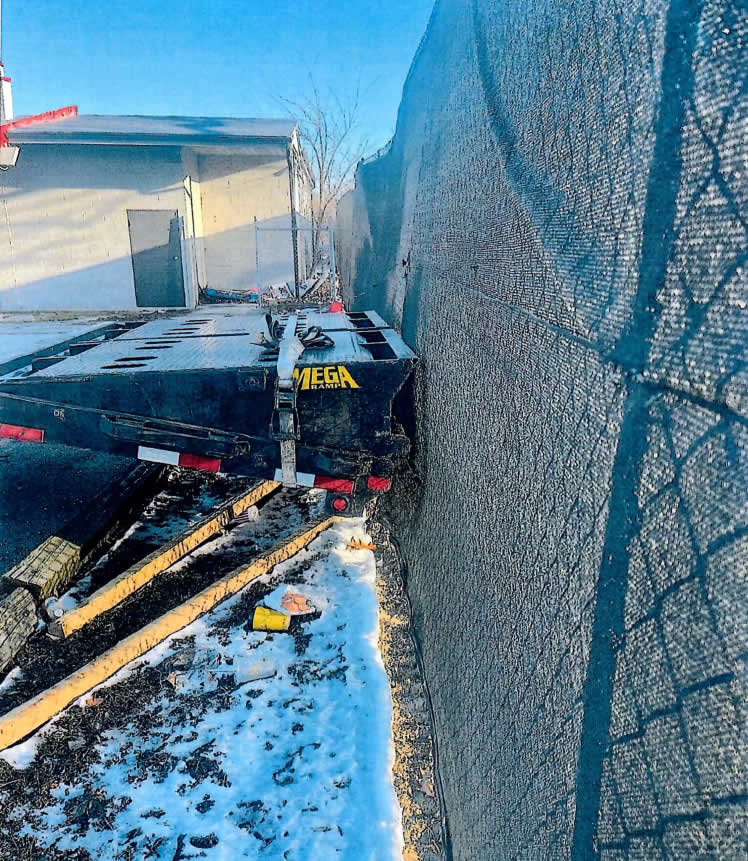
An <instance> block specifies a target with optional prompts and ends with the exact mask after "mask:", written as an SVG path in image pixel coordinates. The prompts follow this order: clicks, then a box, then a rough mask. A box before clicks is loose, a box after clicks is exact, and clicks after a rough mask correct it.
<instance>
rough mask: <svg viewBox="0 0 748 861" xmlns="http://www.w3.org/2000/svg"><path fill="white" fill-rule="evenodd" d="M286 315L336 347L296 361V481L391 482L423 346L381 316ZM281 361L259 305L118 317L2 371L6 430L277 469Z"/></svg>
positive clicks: (166, 458)
mask: <svg viewBox="0 0 748 861" xmlns="http://www.w3.org/2000/svg"><path fill="white" fill-rule="evenodd" d="M277 320H278V323H279V324H280V326H281V327H282V329H283V337H284V338H287V337H289V336H290V335H292V334H294V333H296V334H297V335H300V334H301V333H303V332H304V331H306V330H308V329H309V327H313V326H317V327H319V328H320V330H321V331H322V332H323V333H324V335H325V336H327V337H326V339H325V340H326V341H327V343H328V346H327V347H326V348H317V347H314V348H308V349H306V350H305V351H304V352H303V353H302V355H301V356H300V357H299V358H298V360H297V362H296V367H295V370H294V386H293V389H294V392H293V396H292V397H293V401H294V403H293V408H294V411H295V412H294V415H295V419H296V426H295V432H294V434H293V439H294V445H295V455H296V469H297V478H298V482H297V483H299V484H305V483H306V484H309V483H312V484H313V483H314V482H315V481H317V479H318V478H319V477H320V476H326V477H328V478H330V479H342V480H345V481H347V482H354V483H355V482H357V481H360V480H361V479H362V478H366V479H367V480H368V479H369V478H371V477H374V478H381V479H387V478H389V477H390V476H391V475H392V472H393V469H394V464H395V462H396V460H397V459H398V458H402V457H404V456H405V455H407V452H408V449H409V442H408V440H407V438H406V437H404V436H403V435H402V434H399V433H397V432H396V430H395V429H394V427H393V423H392V412H393V402H394V399H395V398H396V396H397V395H398V393H399V392H400V391H401V389H402V387H403V385H404V383H405V382H406V380H407V379H408V377H409V376H410V374H411V373H412V371H413V369H414V366H415V362H416V357H415V354H414V353H413V352H412V351H411V350H410V348H409V347H408V346H407V345H406V344H405V343H404V342H403V340H402V338H401V337H400V336H399V335H398V333H397V332H395V330H393V329H392V328H391V327H390V326H388V325H387V324H386V323H385V321H384V320H382V318H381V317H379V315H377V314H376V313H375V312H373V311H367V312H351V313H329V312H326V311H320V310H317V309H315V308H306V309H304V308H301V309H297V310H293V311H287V312H285V313H283V314H281V315H279V317H278V318H277ZM277 363H278V351H277V345H276V347H275V348H274V347H273V345H272V343H269V342H268V339H267V327H266V323H265V315H264V312H263V311H261V310H260V309H257V308H251V307H250V308H248V307H237V306H208V307H201V308H199V309H198V310H196V311H194V312H192V313H188V314H185V315H181V316H178V317H177V316H170V317H162V318H158V319H154V320H151V321H149V322H145V323H126V324H113V325H112V326H111V327H109V328H108V329H106V330H104V331H102V330H98V331H97V333H95V335H94V336H93V337H92V338H91V339H90V340H83V341H79V342H78V343H76V344H71V345H69V346H68V347H67V348H66V349H65V350H64V351H62V352H61V353H59V354H56V355H52V356H43V357H41V358H38V359H36V360H34V361H33V362H32V363H31V365H30V366H27V367H23V368H17V369H15V370H13V371H12V372H11V373H9V374H6V375H5V376H2V377H0V426H1V427H0V434H2V435H3V436H6V437H7V436H10V437H13V438H16V439H26V440H34V441H53V442H59V443H64V444H67V445H73V446H78V447H81V448H89V449H96V450H103V451H107V452H109V453H112V454H119V455H125V456H131V457H140V458H141V459H146V460H148V459H150V460H161V461H162V462H165V463H177V464H179V465H182V466H196V467H198V468H204V469H211V470H214V471H221V472H231V473H237V474H244V475H251V476H257V477H258V478H273V477H277V475H278V470H279V469H280V468H281V456H280V444H279V440H280V439H282V438H283V436H284V435H283V434H282V433H279V432H278V426H277V425H278V422H277V414H278V400H277V381H278V368H277ZM286 436H288V435H286ZM310 479H313V480H314V481H310ZM339 486H340V487H342V485H339Z"/></svg>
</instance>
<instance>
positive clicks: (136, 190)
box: [0, 144, 193, 311]
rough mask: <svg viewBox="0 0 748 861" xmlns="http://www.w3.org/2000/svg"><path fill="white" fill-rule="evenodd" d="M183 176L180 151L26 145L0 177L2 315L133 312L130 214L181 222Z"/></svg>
mask: <svg viewBox="0 0 748 861" xmlns="http://www.w3.org/2000/svg"><path fill="white" fill-rule="evenodd" d="M183 180H184V170H183V167H182V160H181V155H180V151H179V148H167V147H124V146H123V147H112V146H109V147H100V146H73V145H30V144H26V145H24V146H23V147H22V148H21V155H20V158H19V160H18V165H17V166H16V167H15V168H11V169H10V170H7V171H3V172H0V310H3V311H13V310H109V309H113V310H114V309H121V310H126V309H134V308H135V307H136V304H135V285H134V279H133V269H132V260H131V250H130V237H129V230H128V222H127V210H128V209H174V210H177V211H178V212H179V214H180V215H181V216H182V217H183V218H184V217H185V215H186V206H185V202H186V196H185V189H184V182H183ZM186 250H187V249H183V256H184V254H185V251H186ZM186 268H187V267H186ZM185 274H186V276H187V277H186V278H185V291H186V293H188V294H189V293H190V292H191V289H190V288H191V287H192V286H193V285H192V282H191V279H190V273H189V271H188V272H186V273H185ZM188 301H189V298H188Z"/></svg>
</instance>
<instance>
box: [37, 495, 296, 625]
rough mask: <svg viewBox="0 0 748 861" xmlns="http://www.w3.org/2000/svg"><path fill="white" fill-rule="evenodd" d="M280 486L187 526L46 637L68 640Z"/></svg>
mask: <svg viewBox="0 0 748 861" xmlns="http://www.w3.org/2000/svg"><path fill="white" fill-rule="evenodd" d="M279 487H280V484H279V482H277V481H264V482H263V483H262V484H259V485H257V486H256V487H253V488H252V490H250V491H249V492H248V493H244V494H242V495H241V496H239V497H237V498H236V499H233V500H231V501H230V502H228V503H226V504H225V505H224V506H222V507H221V508H220V509H219V511H218V512H217V513H216V514H213V515H211V516H210V517H208V518H204V519H203V520H201V521H200V522H199V523H197V524H195V526H192V527H190V528H189V529H188V530H186V531H185V532H183V533H182V534H181V535H179V536H178V537H177V538H175V539H174V540H173V541H170V542H169V543H168V544H165V545H164V546H163V547H160V548H159V549H158V550H155V551H154V552H153V553H151V554H150V555H148V556H146V558H145V559H141V560H140V562H138V563H136V564H135V565H133V566H131V567H130V568H128V569H127V571H123V572H122V574H120V575H119V576H118V577H115V578H114V579H113V580H110V581H109V582H108V583H105V584H104V585H103V586H102V587H101V589H97V590H96V591H95V592H94V593H93V594H92V595H89V597H88V598H87V599H86V600H85V601H84V602H83V603H82V604H80V605H79V606H78V607H75V608H73V609H72V610H68V612H67V613H65V614H63V615H62V616H60V618H59V619H53V620H52V621H51V622H50V623H49V626H48V628H49V633H50V636H52V637H55V638H58V639H62V638H63V637H69V636H70V634H72V633H73V632H74V631H78V630H80V629H81V628H82V627H83V626H84V625H87V624H88V623H89V622H91V621H92V620H93V619H95V618H96V617H97V616H100V615H101V614H102V613H105V612H106V611H107V610H111V609H112V607H116V606H117V604H120V603H121V602H122V601H124V600H125V598H127V597H128V596H129V595H132V594H133V592H137V590H138V589H141V588H142V587H143V586H145V585H146V584H147V583H149V582H150V581H151V580H152V579H153V578H154V577H156V576H157V575H158V574H161V573H163V572H164V571H166V570H167V568H170V567H171V566H172V565H174V563H175V562H179V560H180V559H183V558H184V557H185V556H187V555H188V554H189V553H191V552H192V551H193V550H194V549H195V548H196V547H199V546H200V545H201V544H203V543H204V542H205V541H207V540H208V539H209V538H212V537H213V536H214V535H216V534H217V533H218V532H220V531H221V529H223V528H224V527H226V526H227V525H228V524H229V523H230V522H231V521H232V520H233V519H234V518H235V517H237V516H238V515H239V514H241V513H242V512H243V511H246V510H247V509H248V508H249V507H250V506H252V505H256V504H257V503H258V502H260V500H262V499H264V498H265V497H266V496H268V495H269V494H271V493H273V491H275V490H276V489H277V488H279Z"/></svg>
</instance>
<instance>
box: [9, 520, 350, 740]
mask: <svg viewBox="0 0 748 861" xmlns="http://www.w3.org/2000/svg"><path fill="white" fill-rule="evenodd" d="M342 519H343V518H341V517H337V516H334V517H328V518H326V519H325V520H322V521H319V522H317V523H315V524H312V525H311V526H306V527H304V529H303V530H301V531H300V532H298V533H296V534H295V535H294V536H292V537H291V538H290V539H289V540H288V541H285V542H284V543H282V544H280V545H278V546H277V547H275V548H273V549H271V550H269V551H267V552H266V553H263V554H262V555H261V556H260V557H259V558H258V559H256V560H255V561H254V562H252V563H251V564H250V565H246V566H243V567H241V568H237V569H236V570H235V571H232V572H231V573H229V574H227V575H226V576H225V577H222V578H221V579H220V580H218V581H216V582H215V583H213V584H212V585H211V586H208V587H206V588H205V589H203V590H202V592H198V594H197V595H195V596H194V597H193V598H190V599H189V600H188V601H185V602H184V604H180V606H179V607H175V608H174V609H173V610H169V612H168V613H164V615H163V616H159V618H158V619H154V620H153V622H150V623H149V624H148V625H146V626H145V627H143V628H141V629H140V630H139V631H135V633H133V634H130V636H129V637H126V638H125V639H124V640H121V641H120V642H119V643H117V645H116V646H112V648H111V649H109V650H108V651H106V652H104V654H103V655H100V656H99V657H98V658H95V659H94V660H93V661H91V662H90V663H88V664H86V665H85V666H84V667H81V668H80V669H79V670H77V671H76V672H74V673H72V674H71V675H69V676H67V678H65V679H63V680H62V681H61V682H58V683H57V684H56V685H54V686H53V687H51V688H48V689H47V690H46V691H42V693H40V694H37V695H36V696H35V697H33V698H32V699H30V700H28V702H25V703H23V704H22V705H20V706H17V707H16V708H14V709H13V710H12V711H10V712H8V713H7V714H5V715H3V716H2V717H0V750H5V749H6V748H8V747H11V746H12V745H14V744H17V743H18V742H19V741H21V739H23V738H25V737H26V736H27V735H30V734H31V733H33V732H35V731H36V730H37V729H39V727H41V726H42V725H43V724H45V723H46V722H47V721H48V720H51V719H52V718H53V717H54V716H55V715H56V714H59V712H61V711H62V710H63V709H65V708H67V706H69V705H70V704H71V703H72V702H74V701H75V700H77V699H78V698H79V697H82V696H83V695H84V694H86V693H88V691H90V690H91V689H92V688H95V687H96V686H97V685H100V684H101V683H102V682H104V681H106V680H107V679H108V678H109V677H110V676H113V675H114V674H115V673H116V672H118V671H119V670H121V669H122V667H124V666H125V665H126V664H128V663H130V661H133V660H135V659H136V658H139V657H141V656H142V655H144V654H145V653H146V652H148V651H149V650H150V649H152V648H153V647H154V646H157V645H158V644H159V643H161V642H163V641H164V640H165V639H166V638H167V637H170V636H171V635H172V634H175V633H176V632H177V631H179V630H180V629H181V628H184V627H185V626H187V625H189V624H191V623H192V622H194V621H195V619H197V618H198V617H199V616H202V615H203V613H207V612H208V611H209V610H212V609H213V607H215V606H216V604H219V603H220V602H221V601H223V600H225V599H226V598H228V597H230V596H231V595H234V594H236V593H237V592H238V591H239V590H240V589H243V588H244V587H245V586H246V585H247V584H248V583H251V582H252V581H253V580H256V579H257V578H258V577H261V576H262V575H263V574H264V573H265V572H266V571H269V570H270V569H271V568H272V567H273V566H275V565H277V564H279V563H280V562H284V561H285V560H286V559H290V558H291V557H292V556H294V555H295V554H296V553H298V552H299V550H301V549H302V548H304V547H306V545H307V544H309V543H310V542H311V541H313V540H314V539H315V538H316V537H317V536H318V535H319V534H320V533H321V532H324V530H325V529H328V528H329V527H330V526H332V525H333V524H334V523H338V522H340V521H341V520H342Z"/></svg>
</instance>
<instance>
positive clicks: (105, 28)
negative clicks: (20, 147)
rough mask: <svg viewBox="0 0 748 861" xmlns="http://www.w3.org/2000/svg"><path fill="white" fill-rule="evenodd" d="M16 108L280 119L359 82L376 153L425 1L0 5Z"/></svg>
mask: <svg viewBox="0 0 748 861" xmlns="http://www.w3.org/2000/svg"><path fill="white" fill-rule="evenodd" d="M1 2H2V27H3V33H2V51H3V60H4V62H5V66H6V72H7V74H10V75H11V76H12V78H13V99H14V102H15V110H16V115H17V116H18V115H21V114H34V113H39V112H41V111H45V110H50V109H52V108H56V107H61V106H63V105H68V104H77V105H78V107H79V110H80V111H81V113H107V114H128V113H140V114H176V115H181V114H187V115H189V114H192V115H197V116H278V115H279V114H282V110H281V109H280V108H279V107H278V102H277V100H276V99H277V97H278V96H287V97H290V98H294V97H296V96H297V95H298V94H299V93H301V92H303V91H304V89H305V88H306V89H308V74H309V70H311V71H312V73H313V74H314V77H315V79H316V80H317V81H318V82H319V83H320V85H321V86H322V88H324V87H325V86H331V87H333V88H334V89H335V90H336V92H340V93H342V94H343V95H345V93H346V91H350V89H351V87H352V86H353V84H354V83H355V81H356V80H357V79H360V81H361V84H362V89H363V90H365V93H366V98H365V103H364V108H363V110H362V117H361V119H362V125H363V127H364V133H365V135H366V137H367V138H368V139H369V141H370V142H371V146H372V148H376V147H378V146H381V145H382V144H383V143H385V142H386V141H387V140H388V139H389V138H390V137H391V135H392V132H393V131H394V126H395V119H396V114H397V107H398V104H399V102H400V94H401V91H402V86H403V82H404V80H405V76H406V74H407V72H408V68H409V66H410V62H411V60H412V58H413V54H414V53H415V50H416V47H417V46H418V42H419V41H420V38H421V36H422V35H423V32H424V30H425V29H426V24H427V22H428V17H429V14H430V12H431V7H432V5H433V0H379V2H376V0H374V2H372V0H295V2H288V0H287V2H277V0H1Z"/></svg>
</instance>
